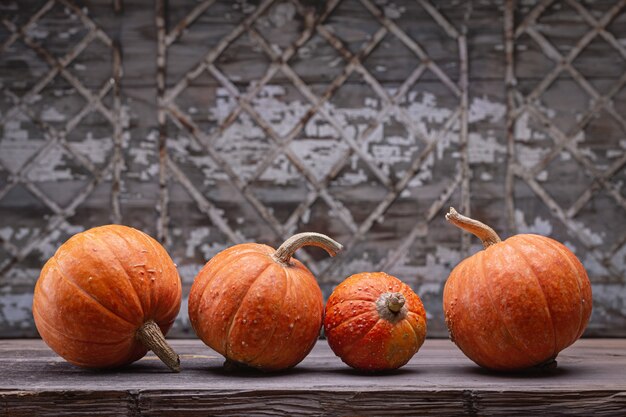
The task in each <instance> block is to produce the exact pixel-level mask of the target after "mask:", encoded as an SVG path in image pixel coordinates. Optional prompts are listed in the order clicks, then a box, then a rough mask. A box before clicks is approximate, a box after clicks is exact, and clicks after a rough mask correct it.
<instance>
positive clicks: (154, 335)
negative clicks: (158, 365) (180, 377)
mask: <svg viewBox="0 0 626 417" xmlns="http://www.w3.org/2000/svg"><path fill="white" fill-rule="evenodd" d="M136 336H137V339H139V341H140V342H141V343H143V344H144V346H145V347H147V348H148V349H150V350H151V351H153V352H154V354H155V355H157V356H158V357H159V359H161V360H162V361H163V363H164V364H166V365H167V367H168V368H170V369H171V370H172V371H174V372H180V358H179V357H178V354H177V353H176V352H174V349H172V348H171V346H170V345H168V344H167V342H166V341H165V336H163V332H161V329H160V328H159V326H158V325H157V324H156V323H155V322H154V321H152V320H148V321H147V322H145V323H144V324H143V325H142V326H141V327H140V328H139V329H138V330H137V334H136Z"/></svg>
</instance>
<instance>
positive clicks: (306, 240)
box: [273, 232, 343, 264]
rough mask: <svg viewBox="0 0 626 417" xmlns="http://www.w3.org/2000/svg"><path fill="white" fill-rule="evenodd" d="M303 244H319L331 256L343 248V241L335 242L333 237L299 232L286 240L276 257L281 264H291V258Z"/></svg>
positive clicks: (275, 254) (275, 253)
mask: <svg viewBox="0 0 626 417" xmlns="http://www.w3.org/2000/svg"><path fill="white" fill-rule="evenodd" d="M303 246H317V247H318V248H322V249H324V250H325V251H326V252H328V254H329V255H330V256H335V255H336V254H337V252H339V251H340V250H341V249H343V245H342V244H341V243H338V242H335V241H334V240H332V239H331V238H329V237H328V236H326V235H323V234H321V233H313V232H307V233H298V234H297V235H293V236H291V237H290V238H289V239H287V240H286V241H285V243H283V244H282V245H280V247H279V248H278V249H276V252H274V255H273V256H274V259H275V260H276V262H280V263H281V264H289V260H290V259H291V257H292V256H293V254H294V253H295V251H297V250H298V249H300V248H301V247H303Z"/></svg>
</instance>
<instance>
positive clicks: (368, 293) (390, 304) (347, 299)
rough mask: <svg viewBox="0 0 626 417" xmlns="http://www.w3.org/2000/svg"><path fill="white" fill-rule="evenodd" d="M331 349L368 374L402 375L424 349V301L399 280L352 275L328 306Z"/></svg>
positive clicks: (326, 322) (375, 274) (379, 275)
mask: <svg viewBox="0 0 626 417" xmlns="http://www.w3.org/2000/svg"><path fill="white" fill-rule="evenodd" d="M324 332H325V334H326V338H327V339H328V345H329V346H330V348H331V349H332V350H333V352H335V354H336V355H337V356H339V357H340V358H341V360H342V361H344V362H345V363H346V364H348V365H349V366H351V367H353V368H356V369H360V370H367V371H384V370H390V369H396V368H399V367H401V366H402V365H404V364H406V363H407V362H408V361H409V360H410V359H411V358H412V357H413V355H415V353H416V352H417V351H418V350H419V348H420V347H421V346H422V344H423V343H424V338H425V337H426V312H425V311H424V305H423V304H422V300H420V298H419V297H418V296H417V294H415V293H414V292H413V290H411V288H410V287H409V286H408V285H406V284H405V283H403V282H402V281H400V280H399V279H398V278H396V277H394V276H391V275H388V274H386V273H384V272H363V273H360V274H355V275H352V276H351V277H348V278H347V279H346V280H345V281H343V282H342V283H341V284H339V285H338V286H337V288H335V290H334V291H333V293H332V294H331V295H330V297H329V298H328V302H327V303H326V315H325V317H324Z"/></svg>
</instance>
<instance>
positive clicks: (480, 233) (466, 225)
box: [446, 207, 502, 249]
mask: <svg viewBox="0 0 626 417" xmlns="http://www.w3.org/2000/svg"><path fill="white" fill-rule="evenodd" d="M446 220H447V221H449V222H450V223H452V224H453V225H455V226H456V227H458V228H461V229H463V230H465V231H466V232H470V233H471V234H473V235H474V236H476V237H477V238H479V239H480V240H481V241H482V242H483V246H484V248H485V249H487V248H488V247H489V246H491V245H494V244H496V243H498V242H501V241H502V240H501V239H500V236H498V234H497V233H496V232H495V231H494V230H493V229H492V228H491V227H489V226H487V225H486V224H484V223H482V222H479V221H478V220H474V219H470V218H469V217H465V216H463V215H462V214H459V213H458V212H457V211H456V210H455V209H454V207H450V211H449V212H448V214H446Z"/></svg>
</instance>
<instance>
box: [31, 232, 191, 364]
mask: <svg viewBox="0 0 626 417" xmlns="http://www.w3.org/2000/svg"><path fill="white" fill-rule="evenodd" d="M180 301H181V284H180V278H179V277H178V272H177V271H176V265H174V263H173V262H172V260H171V259H170V257H169V255H168V254H167V252H166V251H165V249H163V247H162V246H161V245H160V244H159V243H158V242H157V241H156V240H154V239H152V238H151V237H150V236H148V235H146V234H145V233H143V232H140V231H139V230H136V229H133V228H130V227H126V226H118V225H108V226H101V227H96V228H93V229H90V230H87V231H85V232H82V233H78V234H77V235H74V236H73V237H71V238H70V239H69V240H68V241H67V242H65V243H64V244H63V245H62V246H61V247H60V248H59V249H58V250H57V251H56V253H55V254H54V256H52V258H50V259H49V260H48V262H46V264H45V265H44V267H43V269H42V271H41V275H40V276H39V280H38V281H37V285H36V286H35V294H34V300H33V315H34V318H35V325H36V326H37V330H38V331H39V334H40V335H41V338H42V339H43V340H44V341H45V342H46V343H47V344H48V346H50V348H52V350H54V351H55V352H56V353H58V354H59V355H60V356H61V357H63V358H64V359H65V360H67V361H68V362H71V363H73V364H75V365H78V366H82V367H87V368H110V367H117V366H122V365H126V364H129V363H131V362H134V361H136V360H138V359H140V358H142V357H143V356H144V355H145V354H146V352H147V351H148V349H150V350H152V351H154V353H156V354H157V355H158V356H159V357H160V358H161V359H162V360H163V362H165V364H166V365H167V366H169V367H170V368H171V369H172V370H174V371H178V370H179V368H180V362H179V359H178V355H176V353H175V352H174V351H173V350H172V349H171V348H170V347H169V346H168V345H167V343H166V342H165V338H164V336H163V334H165V333H167V331H168V330H169V328H170V327H171V326H172V324H173V322H174V319H175V318H176V315H177V314H178V310H179V309H180Z"/></svg>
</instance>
